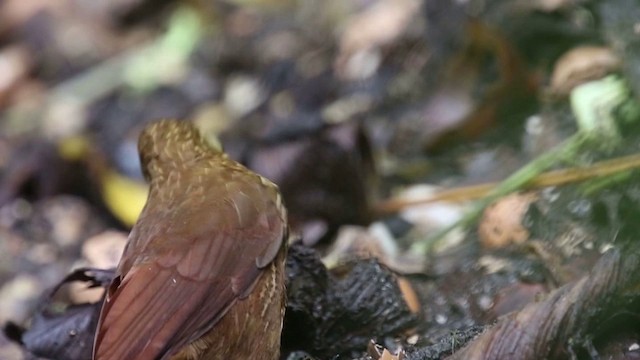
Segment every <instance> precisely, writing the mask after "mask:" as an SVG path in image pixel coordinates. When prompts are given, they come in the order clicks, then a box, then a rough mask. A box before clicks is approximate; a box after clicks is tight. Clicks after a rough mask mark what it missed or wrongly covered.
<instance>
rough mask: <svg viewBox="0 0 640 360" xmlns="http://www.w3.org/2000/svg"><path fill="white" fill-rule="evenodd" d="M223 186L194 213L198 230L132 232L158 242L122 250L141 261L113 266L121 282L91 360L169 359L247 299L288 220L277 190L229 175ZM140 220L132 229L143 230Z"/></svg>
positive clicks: (107, 302)
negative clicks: (212, 200) (168, 242)
mask: <svg viewBox="0 0 640 360" xmlns="http://www.w3.org/2000/svg"><path fill="white" fill-rule="evenodd" d="M227 185H228V184H222V183H221V184H219V186H222V187H224V188H225V190H226V191H225V190H222V191H221V194H222V196H221V199H217V201H216V202H215V203H212V204H211V205H209V206H205V207H204V208H203V209H197V210H198V212H197V213H194V217H196V218H198V219H197V221H200V220H203V221H204V225H203V224H198V226H197V227H192V228H189V229H185V230H184V231H182V232H172V231H173V230H172V231H169V230H167V231H164V232H162V231H158V230H156V229H154V230H153V231H147V230H144V231H138V230H136V229H134V231H132V234H155V236H158V237H159V238H158V239H154V238H151V239H146V238H136V239H132V241H131V244H134V245H133V246H130V247H128V248H127V254H125V257H127V255H128V256H129V257H130V256H131V254H138V253H140V254H139V255H138V259H142V260H140V261H130V260H127V261H126V262H123V263H124V264H127V265H128V268H127V266H124V267H122V268H119V271H120V276H121V277H122V281H121V282H120V283H115V284H114V286H113V288H112V289H111V290H110V292H109V294H108V296H107V299H106V300H105V304H104V305H103V309H102V312H101V316H100V323H99V325H98V331H97V335H96V341H95V347H94V359H98V360H116V359H117V360H122V359H136V360H147V359H148V360H155V359H168V358H169V357H170V356H171V355H172V354H174V353H176V352H177V351H179V350H180V348H181V347H182V346H184V345H186V344H189V343H190V342H192V341H194V340H196V339H198V338H199V337H201V336H202V335H204V334H205V333H206V332H208V331H209V330H211V328H213V326H214V325H215V324H216V322H217V321H219V319H220V318H221V317H222V316H224V314H225V313H226V312H227V310H228V309H229V307H230V306H232V305H233V304H234V303H235V302H236V301H237V300H238V299H239V298H242V297H244V296H246V295H248V293H249V292H250V291H251V289H252V287H253V286H254V285H255V283H256V281H257V279H258V277H259V275H260V273H261V267H262V266H266V264H268V263H269V262H270V261H272V260H273V258H274V257H275V254H276V253H277V251H276V252H274V250H273V249H274V248H275V249H279V248H280V247H281V246H282V243H283V239H284V237H285V235H286V219H285V216H286V214H285V213H284V211H283V210H282V209H281V206H280V204H279V199H278V195H277V190H276V189H275V188H269V187H265V186H264V185H263V184H262V183H261V182H257V181H256V177H255V175H250V174H246V175H245V174H234V181H233V184H232V185H229V186H227ZM218 190H220V189H218ZM150 201H151V200H150ZM220 206H226V207H227V208H224V209H220V208H219V207H220ZM145 211H152V210H148V209H147V208H145ZM176 211H177V210H176ZM203 213H204V214H207V215H208V216H209V217H210V218H209V221H208V222H207V221H206V219H207V218H204V219H202V218H201V217H202V216H205V215H203ZM229 214H232V215H229ZM145 215H146V214H145V212H143V214H142V215H141V220H140V221H139V223H138V224H136V226H137V227H139V228H144V226H147V224H146V223H145V221H146V216H145ZM221 216H222V217H221ZM149 217H150V216H149ZM159 226H161V225H159ZM164 226H165V228H166V229H175V228H176V226H175V224H164ZM170 234H173V236H174V237H175V239H170V240H171V241H174V242H175V245H173V246H163V247H159V248H161V249H162V251H160V252H159V251H157V250H154V249H155V248H154V247H153V246H152V245H153V244H154V241H158V240H161V238H162V237H163V236H164V237H166V236H169V235H170ZM141 236H142V235H141Z"/></svg>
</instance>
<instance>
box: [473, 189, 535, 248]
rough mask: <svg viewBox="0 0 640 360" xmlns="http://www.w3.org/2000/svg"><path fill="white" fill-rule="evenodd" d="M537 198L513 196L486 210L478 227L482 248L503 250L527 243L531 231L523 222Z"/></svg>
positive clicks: (531, 194) (527, 194) (532, 196)
mask: <svg viewBox="0 0 640 360" xmlns="http://www.w3.org/2000/svg"><path fill="white" fill-rule="evenodd" d="M537 198H538V196H537V194H535V193H524V194H512V195H509V196H506V197H504V198H502V199H500V200H498V202H496V203H494V204H493V205H491V206H489V207H488V208H486V209H485V211H484V215H483V216H482V219H481V221H480V225H479V226H478V235H479V236H480V243H481V244H482V246H484V247H485V248H501V247H505V246H508V245H511V244H521V243H523V242H525V241H526V240H527V239H528V238H529V231H528V230H527V229H526V228H525V227H524V226H523V225H522V220H523V217H524V216H525V215H526V213H527V210H528V209H529V205H531V203H533V202H534V201H536V200H537Z"/></svg>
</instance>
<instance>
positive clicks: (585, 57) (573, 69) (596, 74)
mask: <svg viewBox="0 0 640 360" xmlns="http://www.w3.org/2000/svg"><path fill="white" fill-rule="evenodd" d="M621 66H622V61H621V60H620V58H619V57H618V55H617V54H616V53H614V52H613V50H611V49H610V48H608V47H604V46H578V47H576V48H573V49H571V50H569V51H568V52H566V53H565V54H564V55H562V56H561V57H560V58H559V59H558V60H557V61H556V63H555V66H554V68H553V74H552V75H551V92H552V93H553V94H556V95H561V96H564V95H568V94H569V92H571V90H572V89H573V88H574V87H576V86H578V85H580V84H583V83H585V82H588V81H591V80H597V79H600V78H602V77H604V76H605V75H607V74H609V73H612V72H615V71H618V70H619V69H620V67H621Z"/></svg>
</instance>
